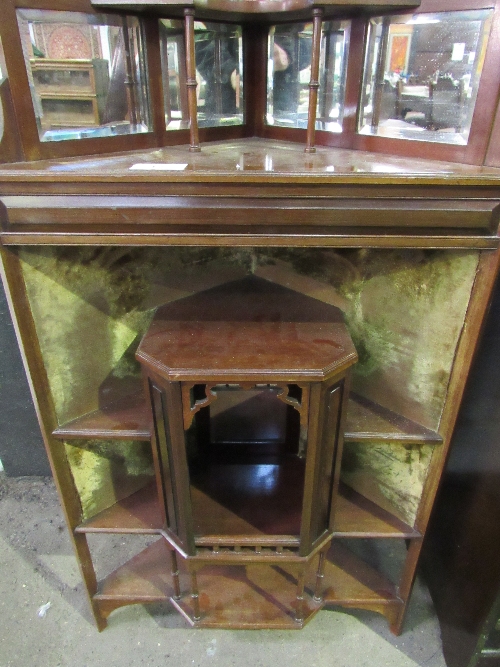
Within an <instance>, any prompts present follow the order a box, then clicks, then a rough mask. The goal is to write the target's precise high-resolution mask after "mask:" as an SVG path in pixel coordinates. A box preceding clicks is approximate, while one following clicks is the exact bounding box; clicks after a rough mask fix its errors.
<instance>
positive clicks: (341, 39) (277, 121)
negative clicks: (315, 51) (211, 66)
mask: <svg viewBox="0 0 500 667" xmlns="http://www.w3.org/2000/svg"><path fill="white" fill-rule="evenodd" d="M349 28H350V21H325V22H323V25H322V32H321V51H320V78H319V83H320V87H319V94H318V105H317V110H316V129H317V130H327V131H329V132H342V121H343V116H344V90H345V79H346V70H347V50H348V43H349ZM312 41H313V25H312V23H288V24H283V25H276V26H273V27H271V29H270V31H269V39H268V69H267V114H266V120H267V124H268V125H275V126H278V127H294V128H306V127H307V112H308V105H309V82H310V79H311V56H312Z"/></svg>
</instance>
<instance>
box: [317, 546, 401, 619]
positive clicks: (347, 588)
mask: <svg viewBox="0 0 500 667" xmlns="http://www.w3.org/2000/svg"><path fill="white" fill-rule="evenodd" d="M324 574H325V576H324V580H323V583H324V591H325V593H324V600H325V603H326V604H329V603H330V604H336V605H341V606H346V607H363V606H373V605H386V604H402V601H401V599H400V598H399V597H398V595H397V589H396V586H395V585H394V584H393V583H392V581H390V580H389V579H387V578H386V577H385V576H384V575H383V574H381V573H380V572H379V571H377V570H375V569H374V568H373V567H371V566H370V565H368V564H367V563H365V562H364V561H363V560H361V558H359V557H358V556H356V555H355V554H354V553H352V552H351V551H349V549H347V548H346V547H344V546H343V545H342V544H339V542H338V541H337V540H335V539H334V540H333V542H332V545H331V547H330V550H329V551H328V554H327V558H326V565H325V573H324Z"/></svg>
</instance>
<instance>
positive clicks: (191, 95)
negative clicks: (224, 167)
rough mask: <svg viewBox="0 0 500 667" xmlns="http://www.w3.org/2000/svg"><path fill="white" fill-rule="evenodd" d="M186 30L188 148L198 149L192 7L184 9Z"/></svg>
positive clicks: (196, 150)
mask: <svg viewBox="0 0 500 667" xmlns="http://www.w3.org/2000/svg"><path fill="white" fill-rule="evenodd" d="M184 20H185V30H186V73H187V81H186V85H187V90H188V109H189V138H190V144H189V150H190V151H195V152H198V151H200V150H201V149H200V140H199V137H198V115H197V113H198V110H197V109H198V104H197V100H196V86H197V82H196V59H195V53H194V9H185V10H184Z"/></svg>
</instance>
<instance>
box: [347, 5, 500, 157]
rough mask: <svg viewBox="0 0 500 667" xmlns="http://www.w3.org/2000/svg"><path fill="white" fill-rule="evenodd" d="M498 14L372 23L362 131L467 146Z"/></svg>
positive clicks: (416, 17) (376, 20) (485, 11)
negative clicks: (488, 42)
mask: <svg viewBox="0 0 500 667" xmlns="http://www.w3.org/2000/svg"><path fill="white" fill-rule="evenodd" d="M492 18H493V9H483V10H471V11H454V12H439V13H434V14H414V15H412V16H411V15H401V16H388V17H384V18H382V17H377V18H372V19H371V20H370V23H369V35H368V43H367V47H366V54H365V68H364V78H363V87H362V91H361V99H360V105H359V124H358V131H359V132H360V133H361V134H369V135H370V134H371V135H376V136H383V137H394V138H399V139H410V140H411V139H414V140H419V141H432V142H440V143H446V144H455V145H459V146H465V145H466V144H467V141H468V137H469V132H470V128H471V123H472V115H473V113H474V105H475V103H476V97H477V92H478V87H479V78H480V76H481V71H482V67H483V63H484V57H485V51H486V43H487V40H488V35H489V32H490V28H491V22H492Z"/></svg>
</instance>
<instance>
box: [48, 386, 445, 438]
mask: <svg viewBox="0 0 500 667" xmlns="http://www.w3.org/2000/svg"><path fill="white" fill-rule="evenodd" d="M149 422H150V416H149V411H148V406H147V403H146V400H145V398H144V394H143V393H142V392H141V391H138V392H137V393H135V394H133V395H130V396H126V397H125V398H123V399H121V400H120V401H116V402H113V403H111V404H110V405H109V406H106V407H103V408H102V409H101V410H95V411H94V412H90V413H89V414H87V415H83V416H82V417H78V419H75V420H73V421H71V422H68V423H66V424H64V425H62V426H59V427H58V428H57V429H56V430H55V431H54V432H53V435H54V436H55V437H56V438H60V439H65V438H68V439H89V438H103V439H112V440H139V441H141V440H142V441H144V440H147V441H149V440H150V439H151V432H150V424H149ZM344 440H345V442H368V441H373V440H377V441H384V442H394V443H403V444H413V445H438V444H441V443H442V442H443V439H442V437H441V436H440V435H439V433H436V432H435V431H431V430H430V429H428V428H426V427H425V426H421V425H420V424H417V423H416V422H414V421H412V420H410V419H407V418H406V417H403V416H401V415H398V414H397V413H396V412H393V411H392V410H389V409H388V408H384V407H382V406H381V405H378V404H377V403H375V402H374V401H370V400H369V399H367V398H364V397H363V396H359V395H358V394H351V396H350V399H349V404H348V408H347V425H346V430H345V436H344Z"/></svg>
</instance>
